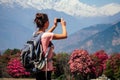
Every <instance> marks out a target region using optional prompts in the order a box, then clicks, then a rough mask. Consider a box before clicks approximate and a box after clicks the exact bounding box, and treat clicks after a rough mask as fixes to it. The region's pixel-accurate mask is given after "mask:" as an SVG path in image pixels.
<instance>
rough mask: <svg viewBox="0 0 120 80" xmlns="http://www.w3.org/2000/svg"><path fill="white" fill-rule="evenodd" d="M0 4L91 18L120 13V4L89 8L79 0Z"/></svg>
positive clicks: (5, 0) (18, 0)
mask: <svg viewBox="0 0 120 80" xmlns="http://www.w3.org/2000/svg"><path fill="white" fill-rule="evenodd" d="M0 4H4V5H9V6H11V7H13V5H14V4H17V5H20V6H22V7H23V8H31V7H32V8H35V9H38V10H43V9H53V10H56V11H59V12H64V13H66V14H68V15H71V16H81V17H93V16H112V15H114V14H116V13H118V12H120V4H116V3H111V4H107V5H104V6H102V7H96V6H90V5H87V4H85V3H82V2H80V0H0Z"/></svg>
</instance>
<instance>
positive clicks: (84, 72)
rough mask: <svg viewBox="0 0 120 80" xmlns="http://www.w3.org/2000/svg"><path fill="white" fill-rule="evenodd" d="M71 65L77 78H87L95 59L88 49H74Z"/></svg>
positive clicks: (84, 79) (78, 79) (80, 79)
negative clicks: (92, 58) (91, 56)
mask: <svg viewBox="0 0 120 80" xmlns="http://www.w3.org/2000/svg"><path fill="white" fill-rule="evenodd" d="M68 63H69V67H70V71H71V73H72V74H73V75H74V77H75V78H76V80H87V79H88V78H87V77H89V73H91V67H92V65H93V61H92V60H91V58H90V56H89V54H88V52H87V51H86V50H83V49H80V50H78V49H77V50H74V51H73V52H72V54H71V56H70V60H69V62H68Z"/></svg>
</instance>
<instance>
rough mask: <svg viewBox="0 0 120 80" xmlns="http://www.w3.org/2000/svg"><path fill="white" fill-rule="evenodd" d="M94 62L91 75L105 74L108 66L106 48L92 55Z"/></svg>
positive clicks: (95, 76) (94, 76)
mask: <svg viewBox="0 0 120 80" xmlns="http://www.w3.org/2000/svg"><path fill="white" fill-rule="evenodd" d="M91 58H92V60H93V62H94V65H93V68H92V69H93V70H92V74H93V75H91V76H92V77H93V78H97V77H99V76H101V75H102V74H103V70H104V69H105V68H106V60H107V59H108V55H107V53H106V52H105V51H104V50H99V51H97V52H95V53H93V54H92V55H91Z"/></svg>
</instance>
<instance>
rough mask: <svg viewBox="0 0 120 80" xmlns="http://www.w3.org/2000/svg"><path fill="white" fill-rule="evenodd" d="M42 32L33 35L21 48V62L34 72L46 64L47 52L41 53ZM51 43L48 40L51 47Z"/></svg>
mask: <svg viewBox="0 0 120 80" xmlns="http://www.w3.org/2000/svg"><path fill="white" fill-rule="evenodd" d="M42 34H43V33H41V34H35V35H33V37H32V38H31V39H30V40H29V41H27V43H26V44H25V46H24V48H23V49H22V50H21V62H22V64H23V67H24V68H25V69H26V70H27V71H30V72H36V71H37V70H41V69H42V68H43V67H44V66H45V64H47V55H48V53H46V55H43V53H44V52H43V48H42V44H41V36H42ZM52 45H53V44H52V42H50V44H49V47H52Z"/></svg>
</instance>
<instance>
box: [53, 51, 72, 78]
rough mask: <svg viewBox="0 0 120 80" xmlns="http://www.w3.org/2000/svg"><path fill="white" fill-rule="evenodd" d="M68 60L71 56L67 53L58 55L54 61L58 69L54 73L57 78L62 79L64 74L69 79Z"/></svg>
mask: <svg viewBox="0 0 120 80" xmlns="http://www.w3.org/2000/svg"><path fill="white" fill-rule="evenodd" d="M68 60H69V55H68V54H67V53H58V54H56V55H55V56H54V58H53V61H54V66H55V67H56V68H55V72H54V76H55V78H57V77H59V78H61V75H63V74H64V77H65V78H66V77H68V75H70V70H69V66H68ZM63 80H64V79H63Z"/></svg>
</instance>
